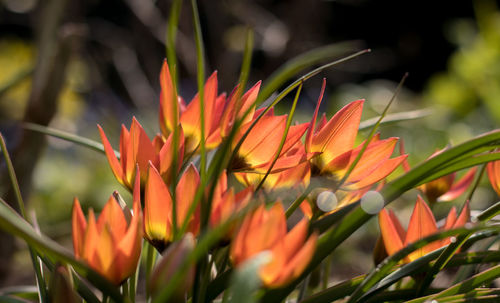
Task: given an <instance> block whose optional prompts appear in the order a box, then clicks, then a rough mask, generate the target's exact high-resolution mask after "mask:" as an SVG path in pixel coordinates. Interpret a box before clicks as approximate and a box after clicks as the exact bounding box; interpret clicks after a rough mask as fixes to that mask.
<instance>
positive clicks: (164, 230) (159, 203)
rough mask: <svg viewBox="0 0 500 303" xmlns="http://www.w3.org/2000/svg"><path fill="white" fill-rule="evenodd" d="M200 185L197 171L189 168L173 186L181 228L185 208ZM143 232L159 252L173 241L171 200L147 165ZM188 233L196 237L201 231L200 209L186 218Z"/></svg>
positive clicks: (157, 174)
mask: <svg viewBox="0 0 500 303" xmlns="http://www.w3.org/2000/svg"><path fill="white" fill-rule="evenodd" d="M199 184H200V177H199V174H198V171H197V170H196V168H195V167H194V165H193V164H191V165H189V167H188V168H187V170H186V171H185V172H184V174H183V175H182V177H181V178H180V180H179V183H177V187H176V214H177V215H176V219H177V227H178V228H180V227H181V226H182V224H183V222H184V220H186V216H187V213H188V209H189V208H190V206H191V204H193V202H194V197H195V194H196V189H197V188H198V186H199ZM144 200H145V202H144V233H145V236H146V239H147V240H148V241H149V242H150V243H151V244H152V245H153V246H155V247H156V248H157V249H158V250H159V251H160V252H161V251H163V250H164V249H165V248H166V247H167V245H168V244H169V243H170V242H171V241H172V240H173V236H174V235H173V218H172V207H173V205H172V204H173V201H172V196H171V194H170V190H169V189H168V187H167V185H166V184H165V182H163V179H162V178H161V176H160V174H159V173H158V171H157V170H156V168H155V167H154V166H153V165H152V164H150V165H149V170H148V177H147V181H146V190H145V194H144ZM188 226H189V228H188V231H189V232H191V233H193V234H194V235H196V234H197V233H198V231H199V228H200V214H199V208H197V210H196V211H195V213H194V216H193V217H191V218H189V225H188Z"/></svg>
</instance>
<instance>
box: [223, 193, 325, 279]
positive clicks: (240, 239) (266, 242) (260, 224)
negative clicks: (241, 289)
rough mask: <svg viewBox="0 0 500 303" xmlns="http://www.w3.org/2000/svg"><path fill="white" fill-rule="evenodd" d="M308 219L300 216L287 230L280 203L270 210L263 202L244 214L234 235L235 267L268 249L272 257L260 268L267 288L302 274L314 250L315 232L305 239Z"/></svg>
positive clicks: (232, 245) (232, 255) (232, 251)
mask: <svg viewBox="0 0 500 303" xmlns="http://www.w3.org/2000/svg"><path fill="white" fill-rule="evenodd" d="M307 229H308V221H307V219H303V220H302V221H300V222H299V223H298V224H297V225H295V227H294V228H293V229H292V230H290V231H289V232H287V227H286V217H285V212H284V210H283V206H282V205H281V203H279V202H277V203H275V204H274V206H272V207H271V208H270V209H269V210H266V209H265V206H264V205H262V206H260V207H259V208H257V210H256V211H255V212H253V213H250V214H248V215H247V216H246V218H245V220H244V221H243V223H242V225H241V227H240V229H239V231H238V232H237V234H236V237H235V238H234V240H233V242H232V244H231V248H230V256H231V259H232V261H233V263H234V264H235V265H236V266H239V265H241V264H242V263H243V262H245V261H247V260H249V259H251V258H253V257H255V256H256V255H257V254H259V253H261V252H264V251H269V252H270V255H271V260H270V261H269V262H268V263H267V264H265V265H262V266H261V267H260V269H259V273H258V274H259V277H260V279H261V281H262V283H263V284H264V285H265V286H266V287H270V288H272V287H279V286H283V285H285V284H287V283H289V282H291V281H292V280H294V279H295V278H297V277H298V276H300V274H302V272H303V271H304V269H305V268H306V266H307V264H308V263H309V261H310V260H311V258H312V255H313V253H314V250H315V246H316V241H317V234H316V233H313V234H312V235H311V236H309V238H307Z"/></svg>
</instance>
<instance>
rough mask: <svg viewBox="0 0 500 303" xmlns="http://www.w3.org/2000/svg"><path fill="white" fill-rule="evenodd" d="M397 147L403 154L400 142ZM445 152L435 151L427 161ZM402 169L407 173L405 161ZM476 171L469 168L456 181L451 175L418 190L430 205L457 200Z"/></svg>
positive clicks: (408, 167) (402, 145)
mask: <svg viewBox="0 0 500 303" xmlns="http://www.w3.org/2000/svg"><path fill="white" fill-rule="evenodd" d="M399 147H400V151H401V153H404V144H403V141H401V142H400V145H399ZM445 150H446V149H442V150H439V151H436V152H435V153H434V154H432V155H431V156H430V157H429V158H428V159H431V158H432V157H434V156H436V155H438V154H440V153H441V152H443V151H445ZM403 168H404V170H405V171H407V172H408V171H409V170H410V165H409V164H408V162H407V160H406V159H405V161H404V162H403ZM476 170H477V168H476V167H473V168H471V169H470V170H469V171H467V173H465V175H463V176H462V178H460V179H459V180H458V181H456V180H455V178H456V175H457V174H456V173H451V174H449V175H446V176H443V177H441V178H437V179H435V180H432V181H430V182H427V183H425V184H422V185H421V186H419V187H418V188H419V189H420V190H421V191H422V192H423V193H424V194H425V196H426V197H427V199H428V200H429V202H430V203H435V202H448V201H452V200H455V199H456V198H458V197H459V196H460V195H461V194H463V193H464V192H465V191H466V190H467V188H469V186H470V185H471V183H472V181H474V175H475V174H476ZM488 172H489V170H488Z"/></svg>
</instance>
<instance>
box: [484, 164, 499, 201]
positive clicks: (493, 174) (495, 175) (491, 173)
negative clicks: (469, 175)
mask: <svg viewBox="0 0 500 303" xmlns="http://www.w3.org/2000/svg"><path fill="white" fill-rule="evenodd" d="M486 170H487V171H488V178H489V179H490V183H491V186H492V187H493V189H494V190H495V191H496V192H497V194H498V195H499V196H500V161H493V162H489V163H488V164H486Z"/></svg>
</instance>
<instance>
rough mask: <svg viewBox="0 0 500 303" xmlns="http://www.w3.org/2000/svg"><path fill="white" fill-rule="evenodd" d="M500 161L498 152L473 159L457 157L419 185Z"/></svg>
mask: <svg viewBox="0 0 500 303" xmlns="http://www.w3.org/2000/svg"><path fill="white" fill-rule="evenodd" d="M497 160H500V152H497V153H488V154H483V155H478V156H473V157H459V158H458V159H456V160H455V161H453V162H452V163H450V164H449V165H446V166H442V167H441V168H440V169H439V170H438V171H437V172H436V173H433V174H431V175H429V176H428V177H426V178H425V179H423V180H422V181H421V182H420V184H419V185H421V184H425V183H427V182H430V181H432V180H435V179H437V178H440V177H442V176H446V175H448V174H450V173H453V172H456V171H459V170H462V169H465V168H469V167H472V166H476V165H479V164H483V163H487V162H490V161H497Z"/></svg>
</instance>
